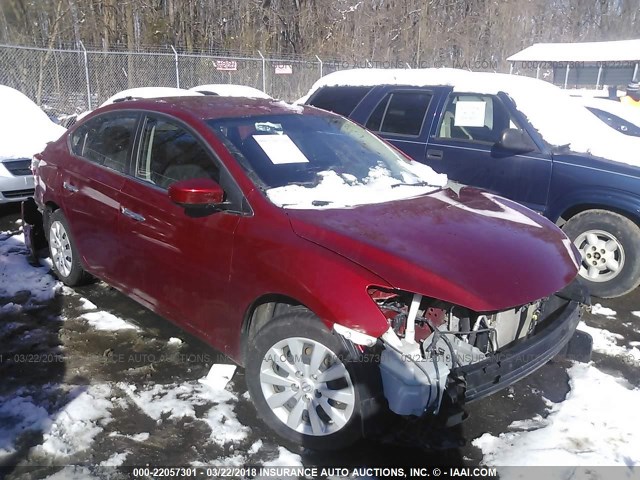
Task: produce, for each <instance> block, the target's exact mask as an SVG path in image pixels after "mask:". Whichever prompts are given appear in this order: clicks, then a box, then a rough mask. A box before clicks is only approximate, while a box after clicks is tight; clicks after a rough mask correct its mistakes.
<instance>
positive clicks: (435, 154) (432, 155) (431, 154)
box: [427, 148, 444, 160]
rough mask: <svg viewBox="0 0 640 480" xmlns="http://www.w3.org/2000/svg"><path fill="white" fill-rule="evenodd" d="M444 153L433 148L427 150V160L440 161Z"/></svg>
mask: <svg viewBox="0 0 640 480" xmlns="http://www.w3.org/2000/svg"><path fill="white" fill-rule="evenodd" d="M443 156H444V153H443V151H442V150H434V149H433V148H429V149H427V158H429V159H431V160H442V157H443Z"/></svg>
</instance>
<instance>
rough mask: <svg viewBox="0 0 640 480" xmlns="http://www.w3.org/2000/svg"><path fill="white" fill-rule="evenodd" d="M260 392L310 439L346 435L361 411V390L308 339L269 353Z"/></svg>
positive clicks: (275, 410)
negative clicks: (343, 431)
mask: <svg viewBox="0 0 640 480" xmlns="http://www.w3.org/2000/svg"><path fill="white" fill-rule="evenodd" d="M260 387H261V389H262V393H263V395H264V398H265V400H266V403H267V406H268V407H269V408H270V409H271V411H272V412H273V414H274V415H275V416H276V417H277V418H278V419H279V420H280V421H281V422H282V423H284V424H285V425H287V426H288V427H289V428H291V429H293V430H295V431H296V432H298V433H302V434H305V435H310V436H324V435H329V434H332V433H335V432H337V431H339V430H341V429H342V428H343V427H344V426H345V425H346V424H347V423H348V422H349V420H350V419H351V417H352V416H353V412H354V409H355V402H356V394H355V387H354V385H353V382H352V380H351V375H350V374H349V371H348V370H347V368H346V367H345V365H344V363H343V362H342V361H341V360H340V359H339V358H338V357H337V355H336V354H335V353H334V352H332V351H331V350H330V349H329V348H328V347H326V346H325V345H323V344H322V343H319V342H316V341H315V340H311V339H308V338H302V337H294V338H287V339H284V340H281V341H279V342H277V343H276V344H275V345H273V346H272V347H271V348H270V349H269V351H268V352H267V354H266V355H265V357H264V359H263V360H262V364H261V365H260Z"/></svg>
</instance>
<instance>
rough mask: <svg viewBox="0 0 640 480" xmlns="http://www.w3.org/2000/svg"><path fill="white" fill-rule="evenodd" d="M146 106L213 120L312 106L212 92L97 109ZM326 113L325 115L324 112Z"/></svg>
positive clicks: (306, 109) (297, 110)
mask: <svg viewBox="0 0 640 480" xmlns="http://www.w3.org/2000/svg"><path fill="white" fill-rule="evenodd" d="M130 109H136V110H150V111H156V112H160V113H167V114H172V115H175V114H177V113H180V114H182V115H188V116H191V117H192V118H197V119H199V120H214V119H219V118H229V117H250V116H258V115H283V114H300V113H303V112H309V111H310V110H313V111H314V113H316V114H317V113H318V112H321V111H320V110H318V109H315V108H309V107H303V106H298V105H291V104H288V103H286V102H284V101H281V100H271V99H257V98H243V97H221V96H214V95H204V96H185V97H163V98H141V99H131V100H123V101H120V102H116V103H114V104H111V105H109V106H107V107H104V108H100V109H98V110H100V111H107V110H109V111H112V110H130ZM327 115H329V114H328V113H327Z"/></svg>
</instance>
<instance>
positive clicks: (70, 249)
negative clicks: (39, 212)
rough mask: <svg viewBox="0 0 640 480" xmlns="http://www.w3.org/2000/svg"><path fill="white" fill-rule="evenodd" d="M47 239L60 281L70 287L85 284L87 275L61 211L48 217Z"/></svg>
mask: <svg viewBox="0 0 640 480" xmlns="http://www.w3.org/2000/svg"><path fill="white" fill-rule="evenodd" d="M47 237H48V240H49V255H50V257H51V262H52V263H53V270H54V272H55V273H56V276H57V277H58V278H59V279H60V281H61V282H62V283H64V284H65V285H68V286H70V287H74V286H77V285H82V284H84V283H86V282H87V281H88V280H89V278H90V277H89V274H88V273H86V272H85V270H84V268H82V264H81V262H80V254H79V253H78V250H77V249H76V246H75V244H74V243H73V237H72V236H71V232H70V230H69V223H68V222H67V219H66V218H65V216H64V214H63V213H62V211H61V210H56V211H54V212H53V213H52V214H51V216H50V217H49V222H48V231H47Z"/></svg>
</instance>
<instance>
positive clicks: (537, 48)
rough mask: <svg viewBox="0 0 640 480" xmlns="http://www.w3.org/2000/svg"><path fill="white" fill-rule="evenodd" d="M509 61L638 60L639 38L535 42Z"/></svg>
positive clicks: (639, 56) (639, 50)
mask: <svg viewBox="0 0 640 480" xmlns="http://www.w3.org/2000/svg"><path fill="white" fill-rule="evenodd" d="M507 60H508V61H509V62H536V61H537V62H540V61H547V62H613V61H624V60H627V61H637V60H640V39H637V40H618V41H613V42H576V43H535V44H533V45H531V46H530V47H527V48H525V49H524V50H521V51H520V52H518V53H516V54H514V55H511V56H510V57H509V58H507Z"/></svg>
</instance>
